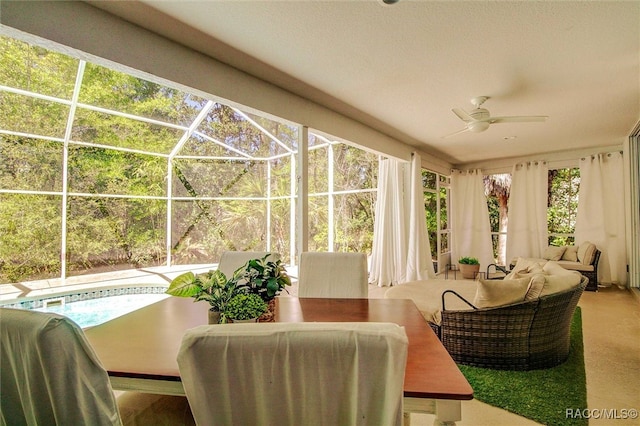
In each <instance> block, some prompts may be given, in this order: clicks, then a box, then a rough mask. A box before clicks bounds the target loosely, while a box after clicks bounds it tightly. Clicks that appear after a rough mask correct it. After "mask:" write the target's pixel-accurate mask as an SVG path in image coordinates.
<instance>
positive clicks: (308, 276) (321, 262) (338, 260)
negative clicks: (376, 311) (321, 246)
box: [298, 252, 369, 299]
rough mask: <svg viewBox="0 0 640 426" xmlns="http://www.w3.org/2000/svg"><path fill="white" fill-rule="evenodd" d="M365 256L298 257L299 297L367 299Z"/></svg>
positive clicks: (309, 254)
mask: <svg viewBox="0 0 640 426" xmlns="http://www.w3.org/2000/svg"><path fill="white" fill-rule="evenodd" d="M367 281H368V279H367V256H366V255H365V254H364V253H324V252H323V253H320V252H303V253H301V254H300V271H299V275H298V296H299V297H340V298H365V299H366V298H367V297H368V293H369V287H368V284H367Z"/></svg>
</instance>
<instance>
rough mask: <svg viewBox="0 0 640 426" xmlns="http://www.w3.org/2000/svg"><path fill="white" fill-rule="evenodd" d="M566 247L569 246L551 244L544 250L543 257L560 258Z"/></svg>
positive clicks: (548, 258) (549, 258)
mask: <svg viewBox="0 0 640 426" xmlns="http://www.w3.org/2000/svg"><path fill="white" fill-rule="evenodd" d="M566 249H567V248H566V247H565V246H560V247H556V246H549V247H547V249H546V250H545V251H544V254H543V255H542V258H543V259H547V260H560V259H561V258H562V255H563V254H564V251H565V250H566Z"/></svg>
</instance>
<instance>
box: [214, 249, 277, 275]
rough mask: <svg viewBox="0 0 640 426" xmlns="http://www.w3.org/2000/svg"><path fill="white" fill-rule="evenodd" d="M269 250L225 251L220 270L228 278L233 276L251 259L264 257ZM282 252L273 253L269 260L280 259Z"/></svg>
mask: <svg viewBox="0 0 640 426" xmlns="http://www.w3.org/2000/svg"><path fill="white" fill-rule="evenodd" d="M267 254H269V252H268V251H225V252H223V253H222V256H220V262H219V263H218V270H219V271H220V272H222V273H223V274H224V276H225V277H227V279H229V278H231V277H232V276H233V273H234V272H235V271H236V270H237V269H238V268H240V267H241V266H243V265H244V264H245V263H247V262H248V261H250V260H251V259H262V258H263V257H265V256H266V255H267ZM278 259H280V254H278V253H271V256H269V258H268V260H274V261H275V260H278Z"/></svg>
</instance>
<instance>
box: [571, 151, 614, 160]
mask: <svg viewBox="0 0 640 426" xmlns="http://www.w3.org/2000/svg"><path fill="white" fill-rule="evenodd" d="M615 152H616V151H613V152H599V153H597V154H591V155H590V157H591V159H592V160H593V159H595V158H596V156H600V155H605V154H606V155H607V157H611V154H615ZM618 152H619V153H620V155H624V152H623V151H618ZM586 159H587V157H582V158H581V160H583V161H584V160H586Z"/></svg>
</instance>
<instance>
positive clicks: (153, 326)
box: [85, 296, 473, 424]
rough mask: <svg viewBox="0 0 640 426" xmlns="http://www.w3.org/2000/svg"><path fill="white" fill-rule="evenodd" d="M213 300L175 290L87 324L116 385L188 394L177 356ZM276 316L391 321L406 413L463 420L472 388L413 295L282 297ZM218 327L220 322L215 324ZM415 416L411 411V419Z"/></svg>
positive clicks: (284, 319)
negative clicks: (399, 342) (401, 357)
mask: <svg viewBox="0 0 640 426" xmlns="http://www.w3.org/2000/svg"><path fill="white" fill-rule="evenodd" d="M208 308H209V306H208V304H206V303H205V302H197V303H194V302H193V299H191V298H180V297H169V298H167V299H164V300H162V301H160V302H156V303H154V304H152V305H149V306H146V307H144V308H142V309H139V310H136V311H133V312H131V313H129V314H126V315H124V316H121V317H118V318H115V319H113V320H111V321H108V322H105V323H103V324H100V325H98V326H95V327H91V328H89V329H86V330H85V334H86V336H87V339H88V340H89V342H90V344H91V345H92V347H93V348H94V350H95V352H96V354H97V355H98V358H99V359H100V361H101V362H102V364H103V366H104V367H105V368H106V370H107V372H108V374H109V378H110V380H111V383H112V387H113V388H114V389H116V390H133V391H139V392H148V393H159V394H166V395H184V388H183V387H182V382H181V381H180V371H179V369H178V363H177V355H178V350H179V348H180V344H181V341H182V336H183V335H184V333H185V331H186V330H188V329H190V328H193V327H196V326H199V325H204V324H207V321H208V319H207V318H208V312H207V311H208ZM274 319H275V321H277V322H391V323H395V324H398V325H400V326H402V327H404V328H405V332H406V334H407V337H408V340H409V346H408V354H407V366H406V370H405V381H404V410H405V413H410V412H422V413H432V414H435V415H436V420H437V421H440V422H455V421H459V420H461V401H463V400H470V399H472V398H473V389H472V388H471V386H470V385H469V383H468V382H467V380H466V379H465V377H464V376H463V375H462V373H461V372H460V370H459V369H458V367H457V365H456V364H455V362H454V361H453V359H452V358H451V357H450V356H449V353H448V352H447V350H446V349H445V348H444V346H442V344H441V342H440V341H439V340H438V338H437V336H436V335H435V334H434V332H433V331H432V330H431V328H430V327H429V326H428V325H427V323H426V321H425V320H424V318H423V316H422V315H421V314H420V312H419V311H418V309H417V308H416V306H415V304H414V303H413V301H411V300H408V299H316V298H297V297H289V296H283V297H278V298H276V307H275V315H274ZM213 327H215V325H213ZM408 420H409V417H408V415H407V414H405V424H406V423H407V422H408Z"/></svg>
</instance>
